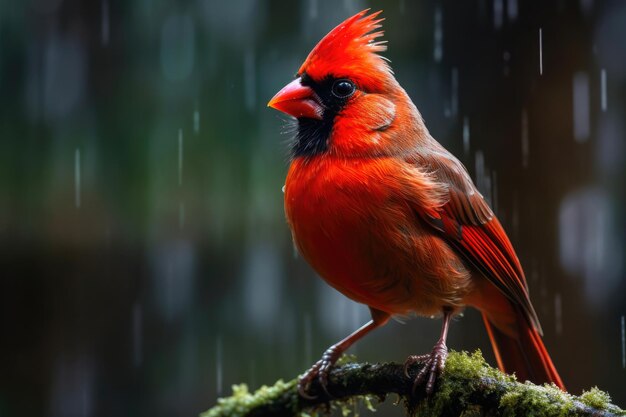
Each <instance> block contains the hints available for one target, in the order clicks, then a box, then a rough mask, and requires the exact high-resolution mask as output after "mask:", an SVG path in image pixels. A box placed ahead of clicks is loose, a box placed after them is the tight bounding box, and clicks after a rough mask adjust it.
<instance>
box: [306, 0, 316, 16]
mask: <svg viewBox="0 0 626 417" xmlns="http://www.w3.org/2000/svg"><path fill="white" fill-rule="evenodd" d="M318 8H319V5H318V0H309V8H308V11H309V19H311V20H313V19H317V14H318Z"/></svg>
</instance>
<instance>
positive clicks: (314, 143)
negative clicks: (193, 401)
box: [291, 112, 334, 158]
mask: <svg viewBox="0 0 626 417" xmlns="http://www.w3.org/2000/svg"><path fill="white" fill-rule="evenodd" d="M325 113H327V112H325ZM333 119H334V115H332V116H331V115H328V114H324V117H323V119H322V120H316V119H306V118H301V119H298V128H297V131H296V137H295V139H294V141H293V144H292V146H291V156H292V157H293V158H297V157H311V156H315V155H319V154H321V153H324V152H326V151H327V150H328V141H329V139H330V134H331V132H332V130H333Z"/></svg>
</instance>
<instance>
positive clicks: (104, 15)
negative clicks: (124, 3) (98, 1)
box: [102, 0, 110, 46]
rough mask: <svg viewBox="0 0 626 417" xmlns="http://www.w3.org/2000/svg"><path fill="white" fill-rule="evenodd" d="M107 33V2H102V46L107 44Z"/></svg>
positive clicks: (108, 26)
mask: <svg viewBox="0 0 626 417" xmlns="http://www.w3.org/2000/svg"><path fill="white" fill-rule="evenodd" d="M109 31H110V23H109V2H108V0H104V1H103V2H102V45H104V46H107V45H108V44H109V34H110V32H109Z"/></svg>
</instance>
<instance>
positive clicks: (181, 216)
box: [178, 201, 185, 230]
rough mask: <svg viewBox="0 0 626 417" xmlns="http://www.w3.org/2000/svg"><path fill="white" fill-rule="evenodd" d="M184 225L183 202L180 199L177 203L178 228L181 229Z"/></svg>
mask: <svg viewBox="0 0 626 417" xmlns="http://www.w3.org/2000/svg"><path fill="white" fill-rule="evenodd" d="M183 227H185V203H183V202H182V201H181V202H180V203H179V204H178V228H179V229H181V230H182V228H183Z"/></svg>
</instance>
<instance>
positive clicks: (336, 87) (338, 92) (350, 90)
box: [332, 79, 356, 98]
mask: <svg viewBox="0 0 626 417" xmlns="http://www.w3.org/2000/svg"><path fill="white" fill-rule="evenodd" d="M332 91H333V94H334V95H335V96H336V97H338V98H347V97H350V96H351V95H352V94H354V92H355V91H356V86H355V85H354V83H353V82H352V81H350V80H346V79H342V80H337V81H335V83H334V84H333V90H332Z"/></svg>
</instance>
